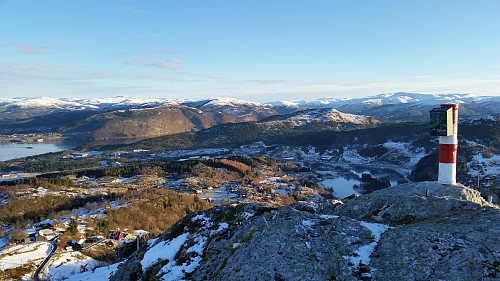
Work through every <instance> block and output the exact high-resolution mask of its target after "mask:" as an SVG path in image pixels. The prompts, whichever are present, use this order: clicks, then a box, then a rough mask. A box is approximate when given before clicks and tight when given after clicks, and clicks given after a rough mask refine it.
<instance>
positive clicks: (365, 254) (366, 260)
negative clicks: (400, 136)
mask: <svg viewBox="0 0 500 281" xmlns="http://www.w3.org/2000/svg"><path fill="white" fill-rule="evenodd" d="M360 225H361V226H363V227H365V228H368V230H370V233H371V234H372V236H373V240H374V241H373V242H372V243H370V244H368V245H363V246H361V247H359V248H358V249H357V250H356V251H354V255H350V256H344V258H345V259H348V260H349V261H350V262H351V263H352V264H353V265H352V266H351V270H355V269H357V268H358V267H359V266H360V265H362V264H363V265H368V264H370V256H371V254H372V253H373V251H374V250H375V247H376V246H377V244H378V242H379V241H380V236H381V234H382V233H384V232H385V231H387V230H388V229H389V228H390V227H389V226H387V225H385V224H380V223H368V222H360ZM371 270H373V269H371ZM369 276H371V274H370V273H367V272H366V273H363V277H369Z"/></svg>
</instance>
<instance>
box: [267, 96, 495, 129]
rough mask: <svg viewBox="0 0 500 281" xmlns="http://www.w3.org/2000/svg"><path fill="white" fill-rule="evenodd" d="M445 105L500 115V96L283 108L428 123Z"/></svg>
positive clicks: (374, 99)
mask: <svg viewBox="0 0 500 281" xmlns="http://www.w3.org/2000/svg"><path fill="white" fill-rule="evenodd" d="M445 103H458V104H460V110H459V116H460V117H465V118H469V117H473V116H478V115H481V116H484V115H498V114H500V97H493V96H474V95H469V94H443V95H437V94H435V95H429V94H413V93H393V94H380V95H376V96H371V97H364V98H343V99H335V98H325V99H319V100H309V101H308V100H302V101H285V102H283V101H280V102H273V103H271V104H272V105H273V106H275V107H279V108H284V107H285V108H335V109H338V110H340V111H342V112H346V113H351V114H365V115H369V116H372V117H375V118H377V119H379V120H382V121H384V122H399V121H403V122H404V121H427V120H428V117H429V113H428V111H429V110H430V109H432V108H433V107H436V106H439V105H440V104H445Z"/></svg>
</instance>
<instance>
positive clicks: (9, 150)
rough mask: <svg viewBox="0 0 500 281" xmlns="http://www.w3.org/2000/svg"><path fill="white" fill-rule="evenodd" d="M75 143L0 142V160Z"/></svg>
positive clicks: (55, 150) (38, 152)
mask: <svg viewBox="0 0 500 281" xmlns="http://www.w3.org/2000/svg"><path fill="white" fill-rule="evenodd" d="M78 145H79V144H77V143H66V142H62V143H0V161H6V160H11V159H15V158H22V157H27V156H33V155H38V154H44V153H49V152H58V151H62V150H67V149H72V148H75V147H77V146H78Z"/></svg>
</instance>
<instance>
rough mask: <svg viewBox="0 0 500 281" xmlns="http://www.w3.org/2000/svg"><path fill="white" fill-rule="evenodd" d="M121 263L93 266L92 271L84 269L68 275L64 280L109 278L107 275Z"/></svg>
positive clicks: (113, 271)
mask: <svg viewBox="0 0 500 281" xmlns="http://www.w3.org/2000/svg"><path fill="white" fill-rule="evenodd" d="M121 264H122V263H114V264H112V265H109V266H103V267H98V268H95V269H94V270H92V271H85V272H82V273H80V274H75V275H72V276H69V277H68V279H66V280H65V281H95V280H109V277H110V276H111V275H113V274H114V273H115V271H116V270H118V266H119V265H121Z"/></svg>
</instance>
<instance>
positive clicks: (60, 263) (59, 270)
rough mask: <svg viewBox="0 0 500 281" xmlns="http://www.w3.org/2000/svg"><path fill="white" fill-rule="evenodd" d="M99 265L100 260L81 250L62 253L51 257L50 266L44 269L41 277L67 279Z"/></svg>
mask: <svg viewBox="0 0 500 281" xmlns="http://www.w3.org/2000/svg"><path fill="white" fill-rule="evenodd" d="M99 265H100V262H99V261H97V260H94V259H92V258H90V257H88V256H85V255H83V254H82V253H80V252H67V253H62V254H58V255H55V256H54V257H52V258H51V259H50V261H49V266H48V267H47V268H46V269H45V270H44V271H43V273H42V274H41V277H42V278H47V279H50V280H65V279H67V278H69V277H71V276H73V275H75V274H78V273H81V272H83V271H88V270H92V269H94V268H95V267H97V266H99ZM96 280H97V279H96Z"/></svg>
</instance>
